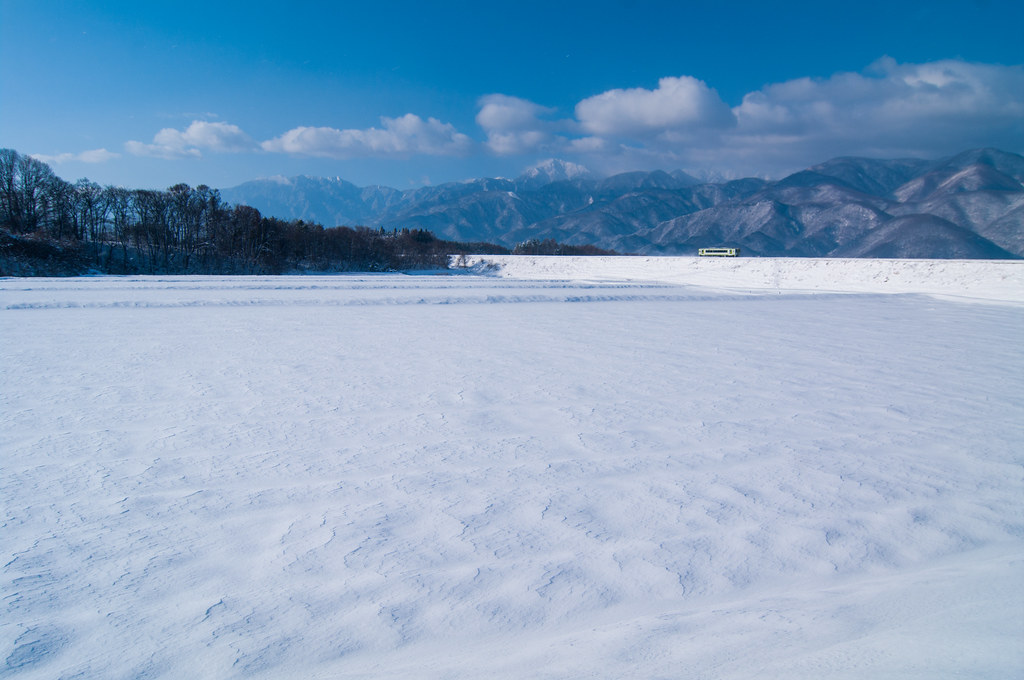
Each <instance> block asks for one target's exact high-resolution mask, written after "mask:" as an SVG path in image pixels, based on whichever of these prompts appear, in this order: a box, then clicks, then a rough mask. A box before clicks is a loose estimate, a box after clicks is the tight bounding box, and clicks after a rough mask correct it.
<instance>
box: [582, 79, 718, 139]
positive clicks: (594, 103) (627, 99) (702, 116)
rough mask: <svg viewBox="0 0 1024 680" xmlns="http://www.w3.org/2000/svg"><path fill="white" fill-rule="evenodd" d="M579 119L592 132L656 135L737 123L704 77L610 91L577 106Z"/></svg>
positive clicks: (622, 134)
mask: <svg viewBox="0 0 1024 680" xmlns="http://www.w3.org/2000/svg"><path fill="white" fill-rule="evenodd" d="M576 118H577V119H578V120H579V122H580V124H581V125H582V126H583V129H584V130H586V131H587V132H589V133H591V134H593V135H599V136H603V137H615V136H641V137H644V136H657V135H659V134H663V133H666V132H675V133H677V134H680V133H683V132H687V133H691V132H701V131H703V130H707V129H709V128H710V129H718V128H723V127H728V126H730V125H733V124H734V123H735V120H734V118H733V115H732V112H731V111H730V110H729V107H728V106H727V105H726V104H725V102H723V101H722V99H721V98H720V97H719V96H718V93H717V92H715V91H714V90H713V89H711V88H710V87H708V86H707V84H706V83H705V82H704V81H702V80H697V79H696V78H691V77H690V76H680V77H678V78H662V79H661V80H659V81H658V88H657V89H656V90H646V89H643V88H633V89H629V90H608V91H607V92H603V93H601V94H599V95H595V96H593V97H588V98H587V99H584V100H583V101H581V102H580V103H579V104H577V105H576Z"/></svg>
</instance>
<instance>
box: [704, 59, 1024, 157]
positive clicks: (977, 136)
mask: <svg viewBox="0 0 1024 680" xmlns="http://www.w3.org/2000/svg"><path fill="white" fill-rule="evenodd" d="M733 111H734V113H735V114H736V118H737V120H738V126H737V128H736V130H735V132H734V133H733V134H730V135H728V136H726V138H725V140H724V142H725V149H724V151H726V152H727V153H729V154H733V155H744V156H760V157H761V158H763V159H764V161H765V162H766V163H767V164H774V165H777V166H779V165H784V164H789V165H798V166H799V165H806V164H809V163H813V162H815V161H818V160H825V159H827V158H829V157H832V156H836V155H847V154H856V155H875V156H899V155H918V156H932V157H934V156H941V155H944V154H948V153H953V152H956V151H960V150H963V149H967V148H971V147H979V146H997V147H1001V148H1005V149H1007V150H1011V151H1014V150H1018V151H1019V150H1021V149H1022V147H1024V68H1022V67H1020V66H1000V65H994V64H974V63H969V62H964V61H959V60H945V61H937V62H929V63H924V64H899V63H897V62H895V61H894V60H892V59H888V58H886V59H882V60H879V61H878V62H876V63H874V64H872V65H871V66H870V67H869V68H868V69H866V70H865V72H864V73H838V74H835V75H833V76H831V77H830V78H827V79H820V80H817V79H811V78H800V79H797V80H791V81H787V82H783V83H776V84H771V85H767V86H765V87H764V88H762V89H761V90H758V91H757V92H752V93H750V94H748V95H746V96H745V97H744V98H743V102H742V104H740V105H739V106H737V107H736V108H735V109H734V110H733Z"/></svg>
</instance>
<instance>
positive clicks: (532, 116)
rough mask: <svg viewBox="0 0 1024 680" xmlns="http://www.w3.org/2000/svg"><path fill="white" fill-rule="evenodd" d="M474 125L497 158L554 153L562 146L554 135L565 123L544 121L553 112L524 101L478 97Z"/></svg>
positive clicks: (558, 136) (500, 95) (500, 97)
mask: <svg viewBox="0 0 1024 680" xmlns="http://www.w3.org/2000/svg"><path fill="white" fill-rule="evenodd" d="M478 105H479V106H480V110H479V112H477V114H476V122H477V124H478V125H479V126H480V127H481V128H483V130H484V132H485V133H486V134H487V142H486V144H487V148H489V149H490V150H491V151H493V152H494V153H497V154H502V155H511V154H518V153H524V152H534V151H539V150H542V149H544V150H549V151H550V150H554V149H558V148H559V147H561V146H563V145H564V144H565V143H566V141H567V140H566V139H565V137H563V136H561V135H560V134H557V133H558V132H559V131H561V130H562V129H563V128H565V127H566V122H565V121H549V120H544V119H543V118H542V116H546V115H550V114H552V113H554V109H550V108H547V107H545V106H541V105H540V104H536V103H534V102H531V101H528V100H526V99H520V98H519V97H510V96H508V95H504V94H489V95H487V96H485V97H481V98H480V100H479V102H478Z"/></svg>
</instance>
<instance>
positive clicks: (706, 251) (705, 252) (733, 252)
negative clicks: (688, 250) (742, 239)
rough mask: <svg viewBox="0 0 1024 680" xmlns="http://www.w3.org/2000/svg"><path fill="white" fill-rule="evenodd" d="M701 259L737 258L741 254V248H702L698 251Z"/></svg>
mask: <svg viewBox="0 0 1024 680" xmlns="http://www.w3.org/2000/svg"><path fill="white" fill-rule="evenodd" d="M697 254H698V255H700V256H701V257H736V256H737V255H739V254H740V249H739V248H701V249H699V250H698V251H697Z"/></svg>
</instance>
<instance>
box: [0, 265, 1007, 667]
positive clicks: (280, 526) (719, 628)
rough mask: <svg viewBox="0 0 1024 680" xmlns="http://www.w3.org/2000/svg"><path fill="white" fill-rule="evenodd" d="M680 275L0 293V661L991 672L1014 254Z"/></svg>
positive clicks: (10, 288) (290, 280)
mask: <svg viewBox="0 0 1024 680" xmlns="http://www.w3.org/2000/svg"><path fill="white" fill-rule="evenodd" d="M684 259H686V258H671V259H670V258H666V259H664V260H653V262H652V259H651V258H617V259H615V261H614V262H609V261H607V260H605V262H606V264H605V265H603V266H602V265H601V264H600V262H601V259H596V260H592V261H588V262H587V263H581V262H580V261H579V260H575V259H566V260H563V261H562V262H561V264H560V265H557V266H556V264H555V261H553V260H551V259H550V258H523V259H518V260H512V261H510V260H503V259H501V258H497V259H494V258H490V259H488V260H487V261H486V262H481V261H474V262H473V263H471V264H472V267H471V268H470V271H475V272H488V273H489V275H475V274H463V275H454V276H440V275H437V276H433V275H422V276H404V275H379V276H366V275H351V276H330V277H327V276H324V277H317V276H307V277H280V278H272V277H180V278H171V277H165V278H160V277H132V278H120V277H98V278H81V279H2V280H0V337H2V342H0V512H2V519H0V522H2V525H0V549H2V550H0V564H2V565H3V569H2V574H0V596H2V609H0V676H2V677H5V678H6V677H11V678H18V679H19V680H20V679H23V678H24V679H29V678H32V679H35V678H40V679H42V678H46V679H54V678H62V679H70V678H218V679H219V678H275V679H278V678H286V679H287V678H295V679H299V678H302V679H305V678H322V679H327V678H339V679H340V678H395V679H397V678H437V679H440V678H509V679H511V678H609V679H611V678H616V679H618V678H709V679H710V678H714V679H731V678H755V677H756V678H807V679H811V678H815V679H817V678H873V679H877V678H929V679H931V678H947V677H957V678H1011V677H1022V676H1024V644H1022V640H1024V466H1022V463H1024V349H1022V346H1024V345H1022V338H1024V279H1022V274H1024V263H973V264H971V266H969V267H967V268H965V267H964V263H957V262H948V263H946V265H945V266H943V265H942V263H931V264H928V265H927V269H928V271H927V272H925V271H924V269H922V267H924V265H922V262H925V263H927V261H919V262H917V263H913V262H905V261H904V263H903V264H901V261H888V263H887V264H886V265H885V266H886V267H888V268H889V269H888V270H886V271H887V272H888V274H887V273H886V272H885V271H883V272H882V274H879V271H880V270H878V269H877V267H878V266H879V265H877V264H876V263H873V262H872V261H865V260H862V261H859V262H860V263H861V265H860V267H858V266H857V263H856V262H854V263H853V264H850V262H851V261H836V262H839V263H842V262H845V263H846V264H835V265H821V264H820V263H821V262H822V261H807V260H803V261H801V260H786V261H775V262H771V263H767V264H766V263H765V262H763V261H757V260H752V259H751V260H734V261H728V262H723V261H717V262H716V263H706V262H698V261H697V260H696V258H690V259H689V260H690V263H689V264H685V266H684V265H680V266H682V267H683V270H680V269H679V268H672V267H671V265H670V263H671V261H672V260H678V261H679V262H682V260H684ZM787 262H788V263H789V264H786V263H787ZM968 264H970V263H968ZM904 265H905V266H904ZM769 266H770V267H772V269H767V268H766V267H769ZM687 267H688V268H687ZM702 268H703V269H702ZM915 268H917V269H918V271H917V273H916V274H913V273H907V272H910V271H912V270H914V269H915ZM730 272H731V273H730ZM886 277H888V279H887V278H886Z"/></svg>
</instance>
